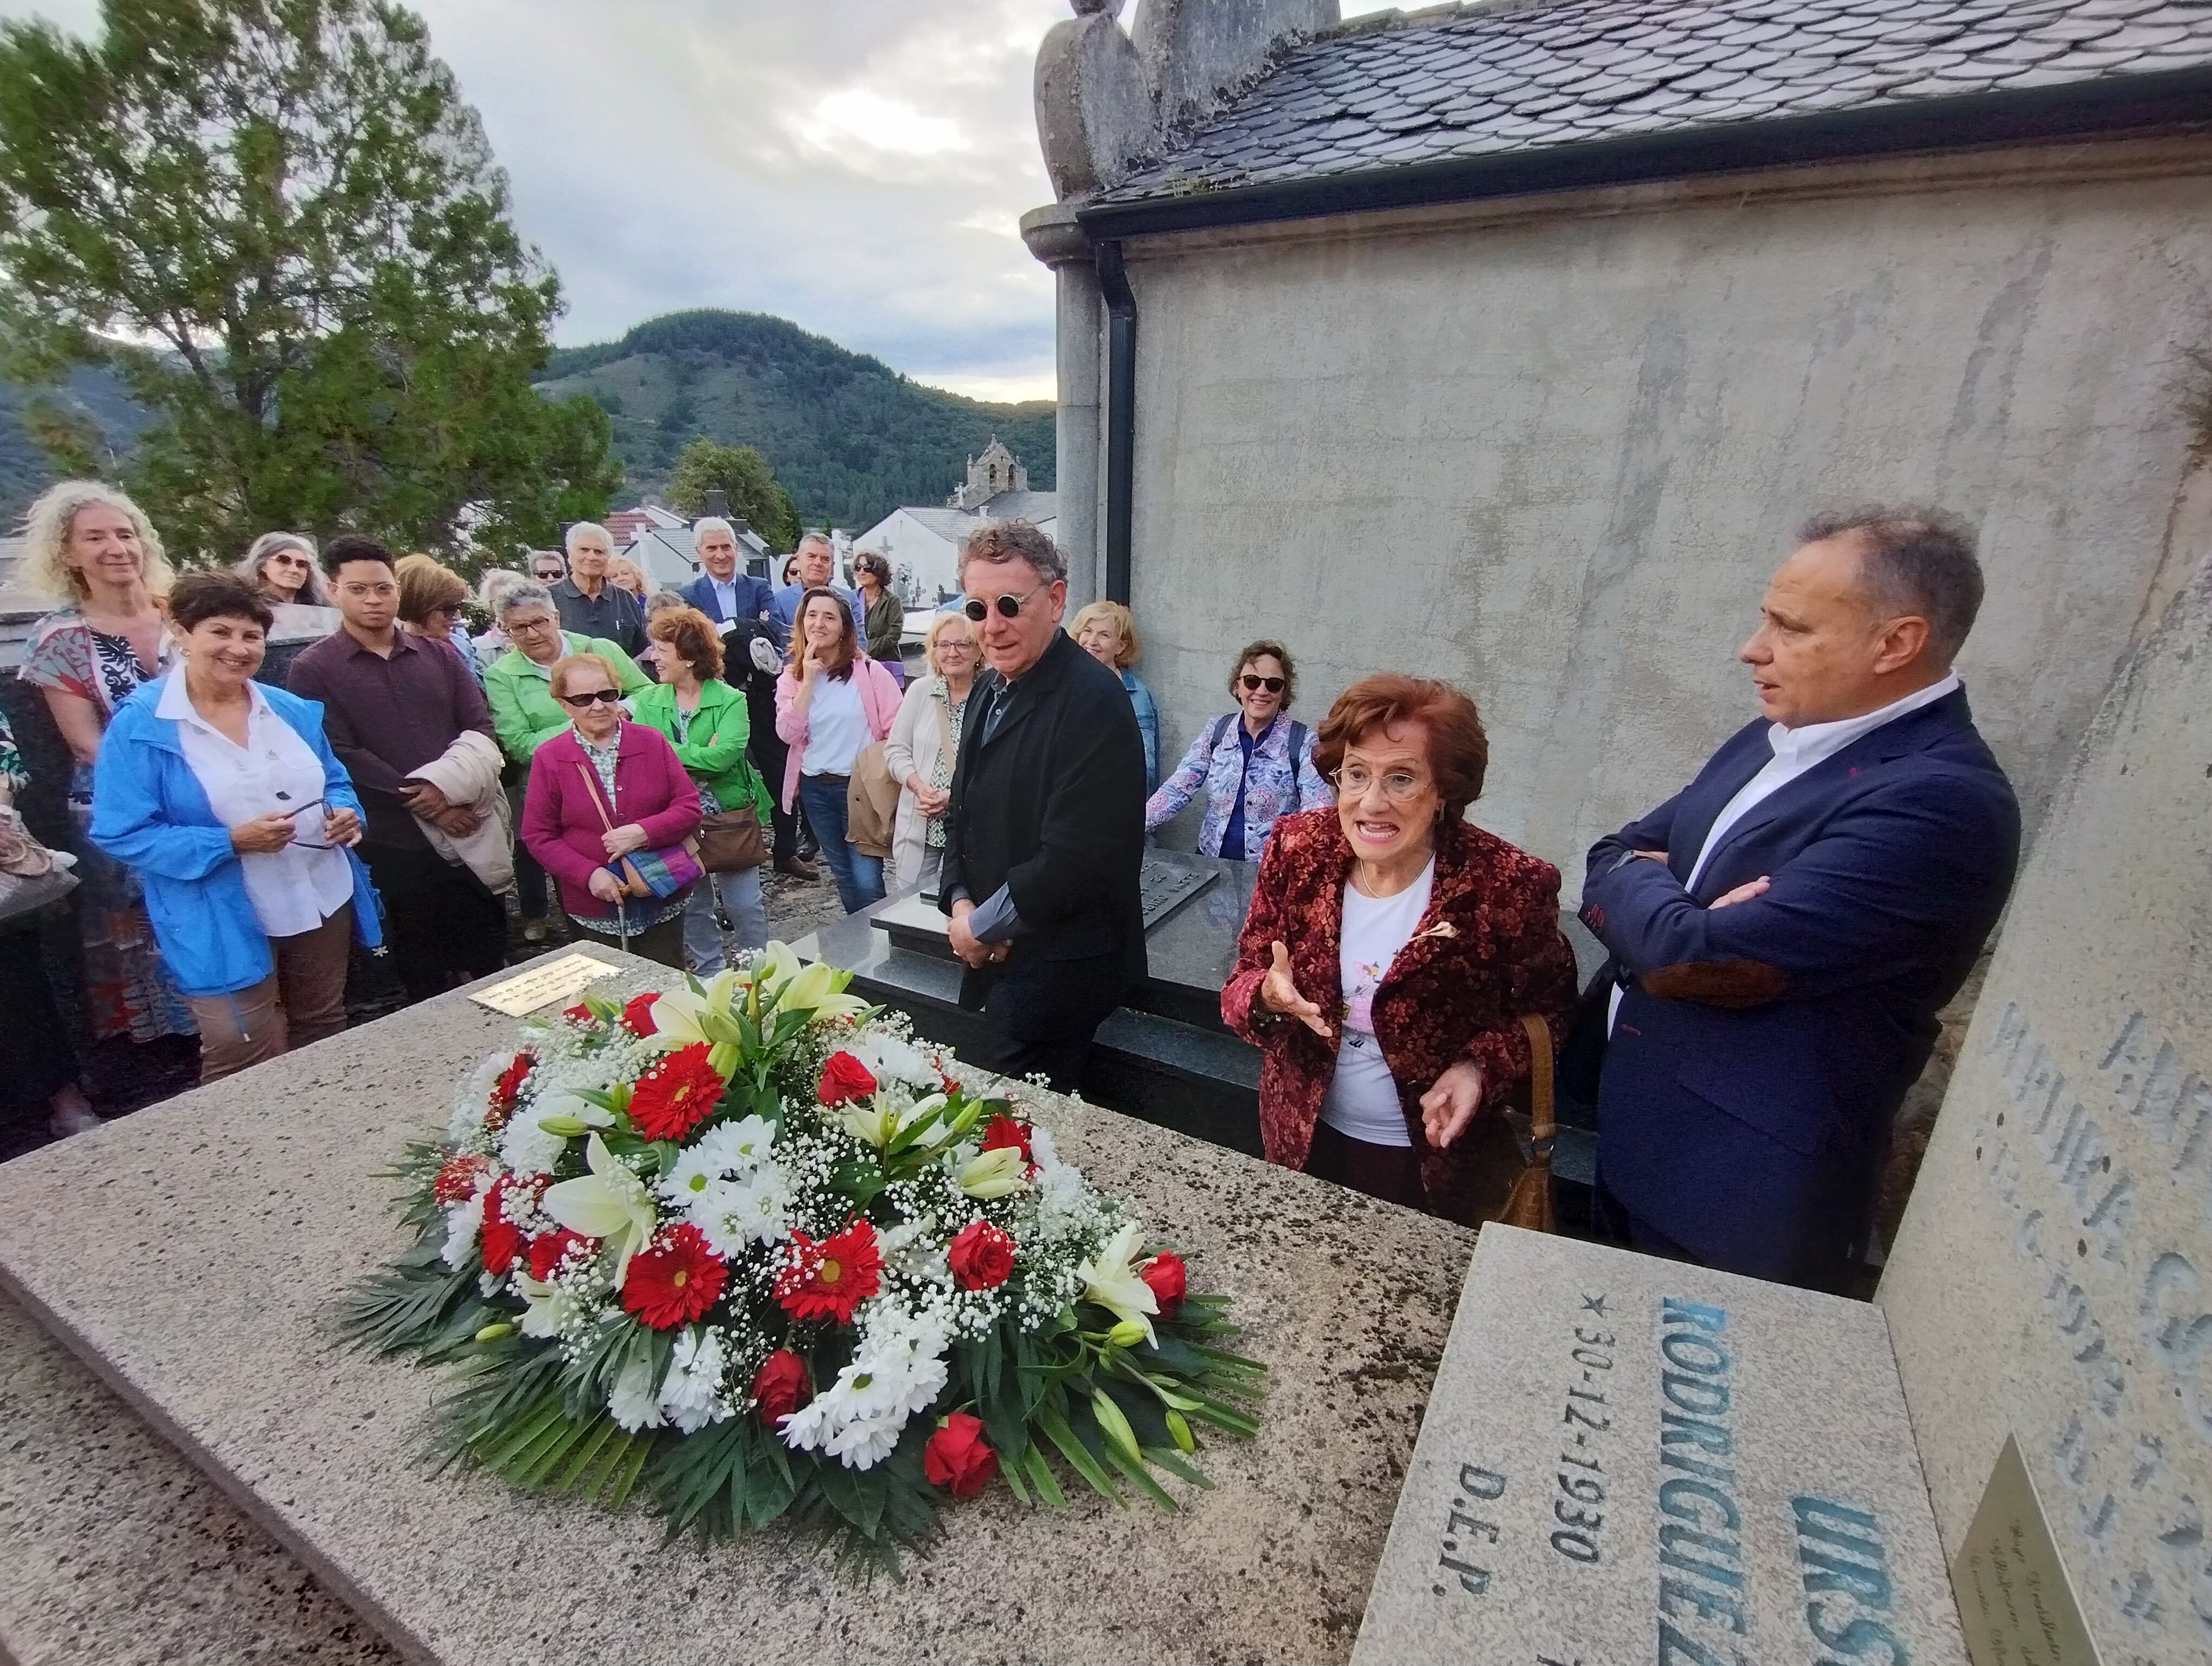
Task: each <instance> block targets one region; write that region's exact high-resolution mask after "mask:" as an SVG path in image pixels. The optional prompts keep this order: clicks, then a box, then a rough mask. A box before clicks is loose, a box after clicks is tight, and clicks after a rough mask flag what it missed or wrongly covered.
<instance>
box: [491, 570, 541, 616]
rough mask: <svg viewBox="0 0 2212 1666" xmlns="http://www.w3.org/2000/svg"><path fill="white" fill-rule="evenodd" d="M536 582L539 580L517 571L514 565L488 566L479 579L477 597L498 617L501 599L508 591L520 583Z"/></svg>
mask: <svg viewBox="0 0 2212 1666" xmlns="http://www.w3.org/2000/svg"><path fill="white" fill-rule="evenodd" d="M535 583H537V580H535V579H533V578H532V577H531V576H530V575H528V574H526V573H518V572H516V571H515V570H514V569H513V568H512V567H487V568H485V569H484V570H483V577H482V578H480V579H478V580H477V600H478V601H480V602H482V603H483V605H484V611H486V612H488V613H489V614H490V615H491V616H492V617H494V618H495V619H496V618H497V617H499V605H500V601H501V599H502V598H503V597H505V596H506V594H507V592H508V591H510V590H512V589H513V588H514V587H515V586H517V585H518V584H535Z"/></svg>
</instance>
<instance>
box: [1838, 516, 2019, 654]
mask: <svg viewBox="0 0 2212 1666" xmlns="http://www.w3.org/2000/svg"><path fill="white" fill-rule="evenodd" d="M1797 538H1798V541H1799V542H1800V543H1802V544H1820V543H1822V542H1825V541H1826V540H1827V539H1829V538H1853V539H1854V540H1855V541H1856V542H1857V545H1858V555H1859V577H1860V579H1861V580H1862V581H1863V583H1864V584H1865V586H1866V587H1867V589H1868V591H1869V593H1871V595H1872V598H1873V599H1874V600H1875V603H1876V605H1879V606H1881V607H1883V608H1887V609H1894V610H1896V611H1898V612H1899V613H1908V614H1913V615H1917V617H1921V618H1923V619H1925V620H1927V621H1928V648H1927V653H1928V657H1929V660H1932V661H1934V662H1935V663H1936V664H1937V665H1939V666H1947V667H1948V666H1949V665H1950V663H1951V661H1952V660H1953V659H1954V658H1955V657H1956V656H1957V654H1958V652H1959V650H1960V648H1962V647H1963V646H1965V644H1966V633H1967V632H1968V631H1970V630H1972V629H1973V628H1974V617H1975V615H1977V614H1978V613H1979V612H1980V611H1981V608H1982V589H1983V586H1982V564H1981V562H1979V561H1978V560H1977V559H1976V558H1975V555H1974V532H1973V528H1972V527H1971V526H1967V525H1966V522H1965V521H1963V520H1960V519H1959V517H1958V516H1956V515H1954V514H1949V513H1948V512H1947V511H1945V510H1942V509H1929V508H1883V507H1881V506H1878V505H1870V506H1868V507H1866V508H1857V509H1844V510H1840V511H1834V512H1831V513H1828V514H1816V515H1814V517H1813V518H1812V519H1811V520H1808V521H1807V522H1806V523H1805V524H1804V525H1803V526H1801V527H1799V528H1798V529H1797Z"/></svg>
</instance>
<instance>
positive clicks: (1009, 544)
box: [958, 520, 1067, 585]
mask: <svg viewBox="0 0 2212 1666" xmlns="http://www.w3.org/2000/svg"><path fill="white" fill-rule="evenodd" d="M971 561H987V562H1006V561H1025V562H1028V563H1029V564H1030V566H1031V567H1033V568H1035V569H1036V575H1037V577H1038V578H1040V579H1042V580H1043V581H1044V582H1045V583H1047V584H1057V583H1058V582H1059V581H1060V580H1062V579H1064V578H1066V576H1067V557H1066V556H1064V555H1062V554H1061V553H1060V546H1059V545H1058V544H1054V542H1053V541H1052V539H1051V538H1049V537H1048V536H1047V535H1046V533H1045V532H1044V529H1043V528H1042V527H1040V526H1035V525H1033V524H1032V523H1030V522H1029V521H1026V520H987V521H985V522H984V523H983V524H982V525H981V526H978V527H977V528H976V529H975V531H974V532H970V533H969V534H968V536H967V537H966V538H963V539H961V540H960V565H959V569H958V572H959V576H960V582H961V583H963V585H964V584H966V583H967V582H968V563H969V562H971Z"/></svg>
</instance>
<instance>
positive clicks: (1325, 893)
mask: <svg viewBox="0 0 2212 1666" xmlns="http://www.w3.org/2000/svg"><path fill="white" fill-rule="evenodd" d="M1317 750H1318V752H1319V755H1320V761H1321V763H1322V767H1323V768H1325V769H1328V772H1329V774H1330V775H1331V777H1332V778H1333V779H1334V781H1335V782H1336V786H1337V797H1336V803H1335V807H1334V810H1328V809H1315V810H1309V811H1307V812H1304V814H1302V815H1292V816H1288V817H1285V818H1284V819H1283V820H1281V821H1280V822H1279V823H1277V824H1276V826H1275V836H1274V839H1273V842H1272V843H1270V844H1269V845H1268V847H1267V856H1266V857H1265V859H1264V860H1262V861H1261V864H1260V873H1259V877H1258V880H1257V882H1256V883H1255V885H1254V886H1253V890H1252V904H1251V908H1250V909H1249V912H1248V913H1247V914H1246V915H1245V917H1244V927H1243V931H1242V932H1241V933H1238V935H1237V964H1236V965H1235V966H1234V967H1233V968H1232V969H1231V972H1230V975H1229V981H1228V982H1227V983H1226V984H1225V986H1224V987H1223V988H1222V991H1221V1016H1222V1018H1223V1021H1224V1022H1225V1023H1226V1024H1227V1025H1229V1027H1230V1028H1231V1029H1232V1030H1234V1031H1236V1032H1237V1034H1238V1035H1240V1036H1242V1037H1244V1039H1245V1040H1247V1041H1249V1042H1251V1043H1254V1044H1255V1046H1257V1047H1258V1048H1259V1049H1261V1065H1260V1139H1261V1147H1262V1149H1263V1150H1265V1151H1266V1152H1267V1160H1268V1161H1269V1162H1271V1163H1279V1164H1283V1166H1285V1168H1292V1169H1304V1170H1305V1171H1306V1172H1307V1173H1308V1174H1311V1175H1316V1176H1319V1177H1321V1178H1322V1179H1324V1180H1333V1181H1334V1182H1336V1183H1338V1184H1340V1185H1343V1186H1348V1187H1350V1188H1352V1189H1353V1190H1355V1191H1361V1192H1365V1193H1367V1194H1368V1195H1370V1196H1372V1197H1379V1198H1382V1199H1383V1201H1386V1202H1390V1203H1398V1204H1402V1205H1404V1206H1406V1207H1408V1208H1414V1209H1425V1210H1427V1211H1428V1212H1429V1213H1431V1214H1438V1215H1444V1216H1448V1217H1449V1218H1451V1219H1455V1220H1458V1221H1461V1222H1463V1223H1465V1224H1466V1225H1474V1224H1476V1223H1477V1222H1479V1221H1481V1220H1484V1219H1489V1218H1492V1217H1494V1216H1495V1215H1496V1214H1497V1213H1498V1211H1499V1209H1500V1208H1501V1207H1502V1206H1503V1205H1504V1202H1505V1200H1506V1198H1507V1196H1508V1195H1509V1194H1510V1192H1511V1190H1512V1188H1513V1183H1514V1182H1515V1181H1516V1180H1517V1179H1519V1178H1520V1175H1521V1170H1522V1160H1521V1152H1520V1147H1519V1144H1518V1141H1517V1140H1516V1137H1515V1135H1514V1134H1513V1131H1512V1129H1511V1128H1510V1126H1509V1125H1508V1123H1507V1122H1506V1121H1505V1119H1504V1116H1502V1115H1499V1114H1498V1113H1499V1112H1500V1111H1502V1110H1503V1109H1504V1107H1505V1106H1507V1105H1508V1104H1518V1105H1521V1106H1526V1105H1527V1104H1528V1080H1529V1073H1530V1067H1531V1064H1532V1056H1531V1049H1532V1048H1533V1047H1534V1045H1535V1044H1536V1043H1535V1041H1534V1036H1533V1034H1532V1031H1533V1029H1534V1026H1530V1025H1525V1024H1524V1023H1523V1022H1522V1020H1523V1019H1524V1018H1528V1017H1535V1018H1542V1019H1543V1020H1544V1025H1545V1027H1546V1028H1547V1030H1548V1032H1549V1035H1550V1036H1557V1035H1559V1033H1560V1031H1559V1026H1560V1025H1561V1023H1562V1021H1563V1020H1564V1019H1565V1017H1566V1015H1567V1012H1568V1010H1569V1009H1570V1007H1571V1006H1572V1005H1573V1003H1574V999H1575V961H1574V955H1573V953H1572V952H1571V951H1570V950H1569V949H1568V947H1567V941H1566V939H1565V937H1563V936H1562V935H1561V934H1560V932H1559V870H1558V869H1557V868H1555V867H1553V866H1552V865H1551V864H1550V863H1549V862H1547V861H1543V860H1540V859H1538V858H1536V857H1534V856H1531V855H1529V854H1528V853H1527V852H1526V851H1522V850H1517V849H1516V848H1514V847H1513V846H1511V845H1510V844H1508V843H1506V842H1505V841H1504V840H1503V839H1501V838H1498V837H1497V836H1495V835H1493V834H1491V833H1486V832H1485V831H1484V830H1482V829H1480V828H1479V827H1476V826H1474V824H1472V823H1470V822H1469V821H1468V819H1467V807H1468V805H1470V804H1472V803H1473V802H1474V800H1475V798H1476V797H1477V795H1478V794H1480V793H1481V791H1482V778H1483V775H1484V773H1485V771H1486V769H1487V768H1488V766H1489V762H1490V742H1489V740H1488V739H1487V738H1486V736H1485V735H1484V733H1483V729H1482V719H1481V717H1480V714H1478V713H1477V712H1476V710H1475V708H1474V701H1472V700H1470V699H1468V697H1467V696H1466V695H1464V694H1462V693H1461V692H1460V691H1459V690H1457V689H1455V688H1452V687H1451V686H1449V684H1443V683H1438V682H1432V681H1429V680H1427V679H1424V678H1412V677H1401V676H1398V675H1395V674H1389V673H1386V674H1384V675H1382V676H1377V677H1370V678H1364V680H1362V681H1360V682H1358V683H1354V684H1352V686H1351V687H1350V688H1348V689H1346V690H1345V691H1344V692H1343V693H1342V694H1341V695H1340V696H1338V697H1337V701H1336V703H1335V704H1334V706H1331V707H1330V708H1329V710H1328V716H1327V717H1325V718H1323V719H1322V725H1321V740H1320V745H1319V747H1318V748H1317ZM1544 1044H1545V1045H1547V1046H1549V1045H1551V1043H1550V1042H1549V1040H1548V1038H1547V1041H1546V1043H1544ZM1486 1111H1487V1112H1488V1113H1490V1114H1488V1115H1479V1114H1478V1113H1482V1112H1486Z"/></svg>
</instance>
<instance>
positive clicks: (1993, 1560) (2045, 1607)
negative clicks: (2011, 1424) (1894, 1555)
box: [1951, 1436, 2098, 1666]
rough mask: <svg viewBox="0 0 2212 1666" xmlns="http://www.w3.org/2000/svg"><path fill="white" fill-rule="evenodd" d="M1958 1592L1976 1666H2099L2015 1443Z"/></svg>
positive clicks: (1984, 1505)
mask: <svg viewBox="0 0 2212 1666" xmlns="http://www.w3.org/2000/svg"><path fill="white" fill-rule="evenodd" d="M1951 1589H1952V1590H1953V1592H1954V1594H1955V1595H1956V1596H1958V1599H1959V1622H1960V1626H1961V1628H1962V1629H1963V1630H1964V1631H1965V1633H1966V1653H1967V1655H1968V1656H1969V1657H1971V1658H1972V1661H1973V1663H1974V1666H2098V1660H2097V1648H2096V1645H2094V1644H2093V1643H2092V1642H2091V1641H2090V1640H2089V1627H2088V1626H2087V1623H2086V1622H2085V1621H2084V1620H2082V1618H2081V1603H2080V1602H2077V1601H2076V1600H2075V1596H2074V1585H2073V1582H2072V1581H2071V1580H2069V1578H2067V1577H2066V1565H2065V1563H2064V1562H2063V1561H2061V1560H2059V1556H2058V1546H2057V1542H2056V1541H2054V1540H2053V1539H2052V1538H2051V1526H2050V1523H2049V1522H2048V1521H2047V1520H2046V1519H2045V1517H2044V1513H2043V1501H2042V1500H2041V1499H2039V1498H2037V1497H2036V1495H2035V1480H2034V1477H2033V1476H2032V1475H2030V1474H2028V1473H2027V1463H2026V1462H2024V1461H2023V1460H2022V1459H2021V1455H2020V1442H2019V1441H2018V1440H2016V1439H2015V1438H2012V1437H2011V1436H2007V1437H2006V1438H2005V1444H2004V1450H2003V1451H2002V1452H2000V1453H1999V1454H1997V1467H1996V1469H1995V1470H1994V1471H1993V1472H1992V1473H1991V1474H1990V1484H1989V1488H1988V1490H1987V1491H1986V1492H1984V1493H1983V1494H1982V1502H1981V1507H1980V1508H1979V1509H1978V1510H1976V1511H1974V1522H1973V1525H1972V1527H1969V1528H1968V1529H1966V1542H1965V1543H1964V1544H1962V1545H1960V1547H1959V1555H1958V1559H1957V1560H1955V1561H1954V1562H1953V1563H1952V1564H1951Z"/></svg>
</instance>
